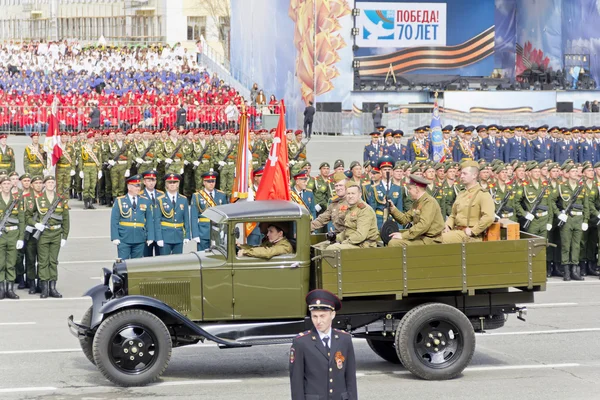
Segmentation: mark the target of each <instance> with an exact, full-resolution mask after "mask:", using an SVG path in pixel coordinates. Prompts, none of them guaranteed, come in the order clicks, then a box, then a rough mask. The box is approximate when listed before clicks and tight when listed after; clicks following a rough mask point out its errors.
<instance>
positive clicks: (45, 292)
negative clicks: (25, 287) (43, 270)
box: [40, 281, 49, 299]
mask: <svg viewBox="0 0 600 400" xmlns="http://www.w3.org/2000/svg"><path fill="white" fill-rule="evenodd" d="M40 287H41V288H42V294H40V299H47V298H48V291H49V289H48V281H41V282H40Z"/></svg>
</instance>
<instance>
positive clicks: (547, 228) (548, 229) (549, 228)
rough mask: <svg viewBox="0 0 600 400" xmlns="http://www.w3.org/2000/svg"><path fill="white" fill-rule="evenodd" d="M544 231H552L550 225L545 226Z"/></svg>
mask: <svg viewBox="0 0 600 400" xmlns="http://www.w3.org/2000/svg"><path fill="white" fill-rule="evenodd" d="M546 230H547V231H548V232H550V231H551V230H552V224H546Z"/></svg>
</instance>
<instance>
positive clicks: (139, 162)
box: [135, 157, 144, 164]
mask: <svg viewBox="0 0 600 400" xmlns="http://www.w3.org/2000/svg"><path fill="white" fill-rule="evenodd" d="M135 162H136V163H138V164H143V163H144V160H142V159H141V158H139V157H138V158H136V159H135Z"/></svg>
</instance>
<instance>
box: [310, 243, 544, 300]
mask: <svg viewBox="0 0 600 400" xmlns="http://www.w3.org/2000/svg"><path fill="white" fill-rule="evenodd" d="M314 254H315V256H317V257H316V258H315V263H314V268H315V275H316V282H315V283H316V286H317V287H321V288H323V289H327V290H329V291H331V292H333V293H335V294H337V295H338V296H339V297H340V298H352V297H360V296H377V295H395V296H396V298H398V299H400V298H403V297H407V296H410V295H411V294H417V293H424V292H428V293H430V292H459V293H466V294H471V295H472V294H475V291H476V290H481V289H497V288H518V289H521V290H527V291H544V290H546V239H544V238H541V237H538V236H534V235H529V234H527V233H525V232H521V239H519V240H502V241H494V242H478V243H466V244H437V245H428V246H412V247H406V248H401V247H377V248H370V249H352V250H337V251H335V250H325V251H323V250H320V249H318V248H316V247H315V248H314ZM319 256H321V257H319Z"/></svg>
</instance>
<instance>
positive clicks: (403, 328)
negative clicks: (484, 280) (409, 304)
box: [396, 303, 475, 380]
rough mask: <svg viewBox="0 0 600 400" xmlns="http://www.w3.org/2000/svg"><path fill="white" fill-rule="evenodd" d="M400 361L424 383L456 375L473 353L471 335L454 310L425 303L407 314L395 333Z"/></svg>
mask: <svg viewBox="0 0 600 400" xmlns="http://www.w3.org/2000/svg"><path fill="white" fill-rule="evenodd" d="M396 350H397V352H398V356H399V358H400V361H402V364H403V365H404V367H405V368H406V369H408V370H409V371H410V372H411V373H412V374H414V375H416V376H418V377H419V378H422V379H427V380H446V379H452V378H455V377H457V376H458V375H460V373H461V372H462V371H463V370H464V369H465V368H466V367H467V366H468V365H469V363H470V362H471V358H472V357H473V353H474V352H475V332H474V330H473V325H471V322H470V321H469V319H468V318H467V317H466V316H465V315H464V314H463V313H462V312H460V311H459V310H458V309H456V308H454V307H452V306H449V305H446V304H440V303H428V304H423V305H420V306H417V307H415V308H413V309H412V310H410V311H409V312H408V313H407V314H406V315H405V316H404V318H402V320H401V322H400V324H399V325H398V327H397V330H396Z"/></svg>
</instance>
